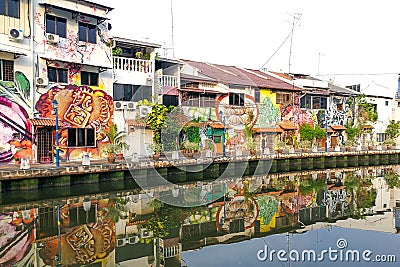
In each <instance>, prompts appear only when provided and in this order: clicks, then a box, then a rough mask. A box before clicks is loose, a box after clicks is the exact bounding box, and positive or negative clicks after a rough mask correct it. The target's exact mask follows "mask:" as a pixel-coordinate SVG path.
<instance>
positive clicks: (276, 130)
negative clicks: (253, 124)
mask: <svg viewBox="0 0 400 267" xmlns="http://www.w3.org/2000/svg"><path fill="white" fill-rule="evenodd" d="M253 130H254V131H255V132H256V133H283V130H282V128H281V127H275V128H253Z"/></svg>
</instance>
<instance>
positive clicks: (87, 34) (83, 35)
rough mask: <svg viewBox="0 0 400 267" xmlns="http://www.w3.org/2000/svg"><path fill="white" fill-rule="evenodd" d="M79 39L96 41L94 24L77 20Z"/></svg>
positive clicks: (89, 41)
mask: <svg viewBox="0 0 400 267" xmlns="http://www.w3.org/2000/svg"><path fill="white" fill-rule="evenodd" d="M79 41H83V42H87V43H92V44H95V43H96V25H92V24H87V23H82V22H79Z"/></svg>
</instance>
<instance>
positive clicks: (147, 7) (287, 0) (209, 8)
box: [97, 0, 400, 87]
mask: <svg viewBox="0 0 400 267" xmlns="http://www.w3.org/2000/svg"><path fill="white" fill-rule="evenodd" d="M97 2H99V3H103V4H105V5H108V6H109V5H111V6H112V7H114V8H115V9H114V10H113V11H111V12H110V13H109V16H110V18H111V24H112V27H113V29H112V32H111V33H112V34H113V35H115V36H120V37H126V38H132V39H136V40H144V41H149V42H155V43H158V44H161V45H163V47H164V48H169V49H167V50H161V51H160V54H161V55H164V52H168V54H169V56H171V55H172V49H171V48H172V16H171V2H172V10H173V33H174V55H175V57H177V58H181V59H190V60H197V61H204V62H209V63H216V64H222V65H234V66H239V67H246V68H253V69H259V68H261V67H264V68H267V70H271V71H283V72H288V71H289V58H290V71H291V72H294V73H304V74H311V75H318V74H320V75H321V77H324V78H327V79H333V80H334V81H337V82H339V83H341V80H346V79H347V80H352V79H354V78H355V79H356V80H357V79H362V78H365V77H366V76H365V75H357V76H354V75H349V74H375V75H373V76H371V77H372V79H373V80H374V81H377V82H378V83H380V84H382V80H383V81H387V82H388V83H387V84H388V86H396V87H397V75H396V74H397V73H399V72H400V61H399V59H400V49H399V40H400V38H399V37H398V36H397V34H398V32H399V31H398V26H399V21H398V12H399V10H400V1H396V0H385V1H376V0H375V1H370V0H364V1H361V0H351V1H349V0H336V1H320V0H307V1H306V0H280V1H265V0H246V1H232V0H229V1H228V0H202V1H193V0H172V1H171V0H146V1H128V0H113V1H112V2H111V1H109V0H97ZM300 14H301V15H300ZM294 16H295V17H297V18H299V20H298V22H297V23H296V24H295V27H293V21H294ZM296 21H297V20H296ZM292 29H293V35H292V36H290V33H291V31H292ZM288 36H289V38H287V37H288ZM285 39H286V41H285ZM281 44H283V45H282V46H281ZM280 46H281V47H280ZM279 47H280V48H279ZM290 47H291V48H290ZM278 48H279V49H278ZM271 57H272V58H271ZM269 58H271V59H270V60H269V61H268V62H267V60H268V59H269ZM265 63H267V64H265ZM387 73H389V74H390V75H389V74H387ZM330 74H339V75H335V76H334V77H333V76H331V75H330ZM377 74H379V75H377ZM383 74H385V75H383ZM322 75H328V76H322ZM332 77H333V78H332ZM389 80H390V81H389Z"/></svg>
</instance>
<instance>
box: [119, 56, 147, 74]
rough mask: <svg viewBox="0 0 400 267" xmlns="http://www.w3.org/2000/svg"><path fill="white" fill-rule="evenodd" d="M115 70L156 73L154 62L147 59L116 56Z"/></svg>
mask: <svg viewBox="0 0 400 267" xmlns="http://www.w3.org/2000/svg"><path fill="white" fill-rule="evenodd" d="M114 70H117V71H128V72H141V73H154V62H153V61H151V60H145V59H136V58H127V57H117V56H114Z"/></svg>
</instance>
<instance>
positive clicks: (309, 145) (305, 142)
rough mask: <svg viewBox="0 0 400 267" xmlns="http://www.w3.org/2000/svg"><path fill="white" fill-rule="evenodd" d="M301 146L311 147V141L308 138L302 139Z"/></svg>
mask: <svg viewBox="0 0 400 267" xmlns="http://www.w3.org/2000/svg"><path fill="white" fill-rule="evenodd" d="M299 147H300V148H304V149H305V148H311V141H308V140H302V141H300V142H299Z"/></svg>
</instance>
